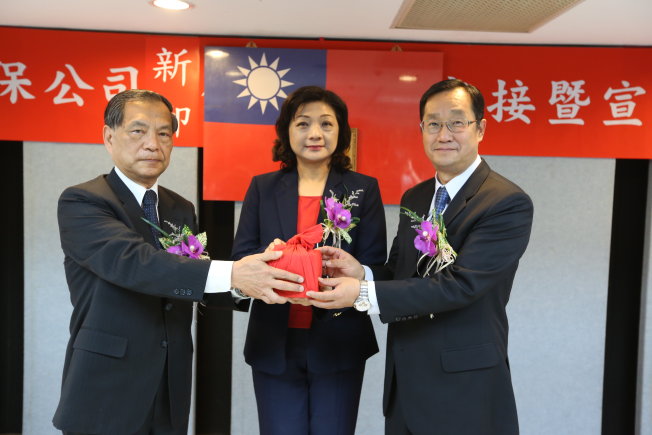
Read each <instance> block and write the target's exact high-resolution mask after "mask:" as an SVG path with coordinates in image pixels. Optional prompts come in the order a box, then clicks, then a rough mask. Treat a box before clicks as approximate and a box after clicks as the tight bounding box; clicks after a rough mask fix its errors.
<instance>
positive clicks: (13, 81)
mask: <svg viewBox="0 0 652 435" xmlns="http://www.w3.org/2000/svg"><path fill="white" fill-rule="evenodd" d="M0 66H1V67H2V71H3V72H4V75H5V77H7V78H8V80H0V85H4V86H6V87H5V89H4V90H3V91H2V93H0V97H2V96H3V95H7V94H9V101H10V102H11V104H16V101H18V94H20V96H21V97H22V98H24V99H26V100H32V99H34V98H36V97H34V95H32V94H30V93H29V92H27V90H25V89H24V88H23V86H31V85H32V81H31V80H30V79H27V78H20V77H22V76H23V73H24V72H25V68H26V66H25V64H24V63H22V62H13V63H2V62H0Z"/></svg>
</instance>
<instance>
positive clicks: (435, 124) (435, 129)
mask: <svg viewBox="0 0 652 435" xmlns="http://www.w3.org/2000/svg"><path fill="white" fill-rule="evenodd" d="M474 122H478V121H477V120H475V121H467V120H466V119H451V120H449V121H421V122H420V123H419V127H421V131H427V132H428V133H430V134H437V133H439V132H440V131H441V129H442V128H443V127H444V124H446V128H448V131H450V132H451V133H462V132H463V131H464V130H466V129H467V128H468V126H469V125H471V124H473V123H474Z"/></svg>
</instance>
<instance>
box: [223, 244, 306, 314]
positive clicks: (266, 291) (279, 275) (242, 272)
mask: <svg viewBox="0 0 652 435" xmlns="http://www.w3.org/2000/svg"><path fill="white" fill-rule="evenodd" d="M281 255H283V253H282V252H281V251H270V252H264V253H262V254H255V255H249V256H247V257H244V258H242V259H241V260H238V261H236V262H234V263H233V269H232V271H231V287H235V288H238V289H240V290H241V291H242V292H243V293H244V294H246V295H247V296H251V297H252V298H256V299H260V300H262V301H263V302H265V303H267V304H284V303H286V302H287V298H284V297H282V296H279V295H278V294H276V292H275V291H274V290H273V289H279V290H287V291H293V292H301V291H303V286H302V285H299V284H294V283H301V282H303V277H302V276H300V275H297V274H294V273H290V272H287V271H285V270H281V269H277V268H275V267H272V266H270V265H268V264H267V262H268V261H272V260H276V259H278V258H280V257H281Z"/></svg>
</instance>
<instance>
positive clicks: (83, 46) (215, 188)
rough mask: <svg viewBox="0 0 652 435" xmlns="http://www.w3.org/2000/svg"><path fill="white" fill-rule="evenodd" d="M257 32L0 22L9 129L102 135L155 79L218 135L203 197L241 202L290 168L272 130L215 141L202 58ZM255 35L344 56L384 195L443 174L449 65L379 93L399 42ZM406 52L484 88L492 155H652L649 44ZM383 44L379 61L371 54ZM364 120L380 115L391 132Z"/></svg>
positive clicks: (221, 128) (391, 199)
mask: <svg viewBox="0 0 652 435" xmlns="http://www.w3.org/2000/svg"><path fill="white" fill-rule="evenodd" d="M250 41H251V40H250V39H243V38H218V37H215V38H211V37H184V36H158V35H144V34H125V33H102V32H76V31H59V30H37V29H22V28H11V27H0V110H1V114H2V116H0V139H4V140H31V141H45V142H81V143H100V142H101V125H102V113H103V111H104V107H105V105H106V101H107V98H109V97H110V96H111V95H113V94H114V93H116V92H118V91H120V90H121V89H126V88H132V87H138V88H146V89H152V90H155V91H158V92H161V93H162V94H164V95H165V96H167V97H168V98H169V99H170V101H172V103H173V105H174V106H175V107H176V110H177V113H178V116H179V119H180V121H181V126H180V130H179V136H178V138H177V140H176V142H175V143H176V144H178V145H185V146H202V145H203V144H206V145H207V149H206V153H205V154H206V158H205V180H204V183H205V197H204V198H205V199H209V200H219V199H222V200H225V199H235V200H239V199H242V193H241V192H244V190H245V189H246V187H247V185H248V184H249V178H250V176H251V175H253V174H254V173H261V172H265V171H271V170H274V169H277V168H278V165H276V164H274V163H272V162H271V153H270V149H271V145H272V141H273V139H274V132H273V127H271V126H270V125H256V124H250V125H248V126H246V127H244V128H243V127H242V125H240V126H239V125H238V124H237V123H227V122H207V123H205V124H206V132H207V134H209V135H210V136H208V137H209V138H210V140H209V139H206V140H204V138H203V134H204V127H203V126H204V122H203V118H204V101H203V94H202V89H203V77H202V75H203V70H202V65H203V61H204V57H203V52H204V47H208V46H237V47H244V46H245V44H247V43H248V42H250ZM253 42H255V44H257V46H258V47H276V48H294V49H321V50H327V51H328V52H329V53H335V52H339V53H341V56H342V58H341V62H340V61H337V60H336V61H333V59H331V58H329V60H328V62H331V63H337V62H340V63H341V64H342V68H341V69H340V68H339V67H338V68H337V69H335V70H333V71H330V72H329V75H328V77H327V80H326V82H325V85H326V87H329V88H332V89H333V90H335V91H336V92H337V93H338V94H340V95H341V96H342V97H343V98H344V100H345V101H346V102H347V104H348V105H349V109H350V114H349V116H350V121H351V125H352V126H353V127H356V128H357V129H358V130H357V131H358V153H357V158H358V170H359V171H360V172H363V173H367V174H370V175H373V176H375V177H377V178H378V179H379V181H380V186H381V190H382V194H383V200H384V201H385V202H386V203H389V204H392V203H396V202H397V201H398V199H399V197H400V194H401V193H402V191H404V190H405V189H406V188H407V187H409V186H411V185H413V184H414V183H416V182H418V181H421V180H423V179H425V178H427V177H430V176H432V174H433V169H432V167H431V166H430V163H429V162H428V161H427V160H426V159H425V157H424V155H423V149H422V144H421V139H420V137H419V131H418V129H417V127H416V125H417V124H418V121H419V119H418V102H419V97H420V95H421V93H422V92H423V91H425V89H426V88H427V87H428V86H429V85H430V84H431V83H433V82H435V81H436V80H438V79H439V77H440V72H437V73H434V74H432V75H430V76H428V77H427V78H425V77H423V80H421V78H420V79H419V80H418V81H415V82H407V81H406V82H402V83H401V84H399V85H398V86H396V87H394V88H393V89H391V90H389V91H388V92H389V93H385V91H383V92H382V93H381V92H380V91H379V90H380V89H381V88H379V87H378V86H377V85H376V84H374V83H376V79H378V80H380V81H383V80H385V79H387V78H388V77H395V76H396V74H399V71H398V70H397V67H400V65H401V64H400V62H399V64H397V65H394V63H393V61H391V60H387V59H385V58H384V56H388V59H389V57H390V56H391V55H392V53H390V49H392V48H394V47H396V45H397V44H396V43H392V42H374V41H345V40H323V39H302V40H292V39H255V40H253ZM400 48H401V49H402V50H403V52H402V53H399V54H401V55H405V56H406V57H405V58H406V59H407V58H408V57H409V58H410V59H411V60H410V61H409V65H411V66H418V67H423V66H424V65H425V66H426V68H427V65H432V64H431V63H430V62H431V58H432V56H440V57H443V67H442V68H443V74H441V76H443V77H450V76H453V77H458V78H460V79H463V80H466V81H468V82H470V83H473V84H475V85H476V86H478V88H480V90H481V91H482V93H483V94H484V96H485V100H486V107H487V109H486V112H485V118H486V119H487V124H488V126H487V134H486V135H485V139H484V141H483V142H482V143H481V145H480V153H481V154H483V155H517V156H562V157H604V158H639V159H652V124H651V122H652V121H650V120H651V119H652V74H650V71H652V48H650V47H563V46H507V45H469V44H431V43H419V42H401V43H400ZM347 53H348V54H347ZM360 53H362V55H361V56H362V57H360V56H359V54H360ZM376 53H377V54H378V57H377V58H376V60H370V61H369V62H367V61H365V59H373V58H374V56H376ZM347 56H348V58H347ZM366 56H370V57H366ZM381 58H382V59H384V60H382V61H380V60H378V59H381ZM260 60H261V59H260V58H258V59H255V61H256V62H260ZM272 61H273V60H272V59H270V60H269V62H272ZM437 71H439V70H437ZM405 75H406V76H409V74H405ZM383 77H384V78H383ZM288 81H291V80H288ZM409 83H412V84H411V85H410V84H409ZM404 86H405V87H404ZM287 89H288V90H289V88H287ZM383 89H384V88H383ZM393 91H396V92H393ZM357 95H359V96H360V98H359V97H358V96H357ZM277 103H278V104H281V103H282V99H278V100H277ZM260 106H261V105H260V104H256V105H255V107H257V108H258V109H259V110H260ZM271 107H273V106H272V105H271V104H270V105H268V110H272V109H271ZM366 117H369V118H370V119H377V120H379V123H380V124H382V126H381V128H380V129H376V127H375V125H377V124H374V122H376V121H370V122H372V123H371V124H367V123H366V122H367V121H365V118H366ZM238 141H239V142H238ZM235 143H241V144H247V145H246V146H245V147H244V148H243V147H237V146H234V144H235ZM225 186H226V187H225ZM211 192H212V193H211Z"/></svg>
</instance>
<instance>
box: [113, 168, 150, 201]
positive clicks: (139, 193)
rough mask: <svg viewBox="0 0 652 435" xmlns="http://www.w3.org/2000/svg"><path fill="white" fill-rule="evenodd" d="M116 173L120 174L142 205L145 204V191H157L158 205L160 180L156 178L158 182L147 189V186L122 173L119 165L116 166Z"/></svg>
mask: <svg viewBox="0 0 652 435" xmlns="http://www.w3.org/2000/svg"><path fill="white" fill-rule="evenodd" d="M113 169H115V173H116V174H118V177H120V179H121V180H122V182H123V183H125V185H126V186H127V188H128V189H129V191H130V192H131V193H132V194H133V195H134V197H135V198H136V201H138V204H140V205H142V204H143V198H144V197H145V192H147V190H153V191H154V192H156V203H157V205H158V180H156V183H154V185H153V186H152V187H150V188H149V189H146V188H145V187H143V186H141V185H140V184H138V183H136V182H135V181H134V180H132V179H131V178H129V177H127V176H126V175H125V174H123V173H122V171H121V170H120V169H118V167H117V166H116V167H114V168H113Z"/></svg>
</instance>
